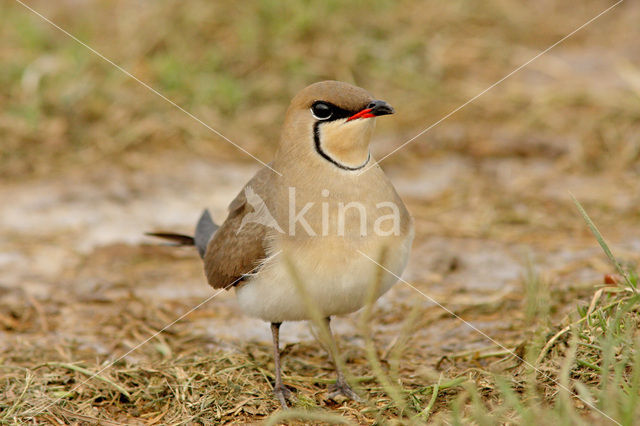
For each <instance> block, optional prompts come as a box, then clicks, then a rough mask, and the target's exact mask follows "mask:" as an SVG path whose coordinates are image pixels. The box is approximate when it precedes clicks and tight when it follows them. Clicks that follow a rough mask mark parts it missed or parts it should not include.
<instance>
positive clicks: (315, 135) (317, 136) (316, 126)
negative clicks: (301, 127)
mask: <svg viewBox="0 0 640 426" xmlns="http://www.w3.org/2000/svg"><path fill="white" fill-rule="evenodd" d="M320 124H322V121H316V122H315V123H314V124H313V143H314V145H315V148H316V152H317V153H318V154H320V155H321V156H322V158H324V159H325V160H327V161H328V162H330V163H331V164H333V165H334V166H336V167H338V168H340V169H342V170H348V171H350V172H353V171H356V170H360V169H362V168H363V167H364V166H366V165H367V164H369V161H370V160H371V151H369V156H368V157H367V161H365V162H364V164H362V165H361V166H358V167H349V166H345V165H344V164H340V163H339V162H337V161H336V160H334V159H333V158H331V157H330V156H329V155H328V154H327V153H326V152H324V151H323V150H322V146H320Z"/></svg>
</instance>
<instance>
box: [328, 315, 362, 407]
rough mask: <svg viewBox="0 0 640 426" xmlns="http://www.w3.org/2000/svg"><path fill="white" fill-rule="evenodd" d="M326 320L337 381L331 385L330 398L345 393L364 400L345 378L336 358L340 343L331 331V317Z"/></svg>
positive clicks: (348, 396) (355, 399)
mask: <svg viewBox="0 0 640 426" xmlns="http://www.w3.org/2000/svg"><path fill="white" fill-rule="evenodd" d="M326 322H327V330H328V331H329V338H330V339H331V342H328V350H327V351H328V352H329V357H330V358H331V361H332V362H333V365H335V367H336V383H335V384H333V385H331V386H329V398H335V397H336V396H338V395H343V396H346V397H347V398H349V399H352V400H353V401H356V402H362V398H360V397H359V396H358V394H357V393H355V392H354V390H353V389H352V388H351V386H349V384H348V383H347V381H346V380H345V378H344V374H343V373H342V369H341V368H340V365H339V364H338V362H337V360H336V357H338V353H337V350H338V344H337V343H336V339H335V337H333V333H331V317H327V318H326ZM332 348H335V350H336V353H335V355H334V351H333V350H332Z"/></svg>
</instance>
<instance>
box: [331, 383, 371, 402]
mask: <svg viewBox="0 0 640 426" xmlns="http://www.w3.org/2000/svg"><path fill="white" fill-rule="evenodd" d="M338 395H342V396H344V397H347V398H349V399H351V400H353V401H356V402H364V400H363V399H362V398H360V397H359V396H358V394H357V393H355V392H354V390H353V389H351V386H349V384H348V383H347V382H345V381H340V380H339V381H337V382H336V383H335V384H333V385H331V386H329V398H331V399H335V398H336V396H338Z"/></svg>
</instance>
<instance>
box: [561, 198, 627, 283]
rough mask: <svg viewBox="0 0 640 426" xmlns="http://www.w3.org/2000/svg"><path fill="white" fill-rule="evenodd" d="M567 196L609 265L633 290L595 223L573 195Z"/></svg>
mask: <svg viewBox="0 0 640 426" xmlns="http://www.w3.org/2000/svg"><path fill="white" fill-rule="evenodd" d="M569 195H571V199H572V200H573V202H574V203H575V205H576V207H577V208H578V211H579V212H580V214H581V215H582V217H583V218H584V220H585V222H587V226H588V227H589V229H590V230H591V233H592V234H593V235H594V237H596V240H598V244H600V247H602V250H603V251H604V254H606V255H607V257H608V258H609V260H610V261H611V263H613V265H614V266H615V267H616V270H617V271H618V273H619V274H620V275H622V276H623V277H624V280H625V281H626V282H627V284H628V285H629V286H630V287H631V288H635V285H634V284H633V282H632V281H631V280H630V279H629V276H628V274H627V273H626V272H625V271H624V269H622V266H621V265H620V263H618V261H617V260H616V258H615V257H614V256H613V253H611V250H610V249H609V246H608V245H607V243H606V241H605V240H604V238H603V237H602V234H601V233H600V231H599V230H598V227H597V226H596V224H595V223H593V221H592V220H591V218H590V217H589V215H588V214H587V212H586V211H585V209H584V208H583V207H582V204H580V202H579V201H578V200H577V199H576V197H574V196H573V194H571V193H570V194H569Z"/></svg>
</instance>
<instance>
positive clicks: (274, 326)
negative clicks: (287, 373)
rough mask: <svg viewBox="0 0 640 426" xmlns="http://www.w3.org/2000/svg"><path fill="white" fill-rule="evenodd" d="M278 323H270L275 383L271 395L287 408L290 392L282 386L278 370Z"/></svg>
mask: <svg viewBox="0 0 640 426" xmlns="http://www.w3.org/2000/svg"><path fill="white" fill-rule="evenodd" d="M280 324H282V323H280V322H272V323H271V334H272V335H273V360H274V362H275V364H276V383H275V385H274V387H273V393H274V394H275V395H276V398H278V401H280V405H282V408H288V406H287V399H288V398H290V397H291V391H290V390H289V389H287V388H286V387H285V386H284V385H283V384H282V369H281V368H280Z"/></svg>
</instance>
